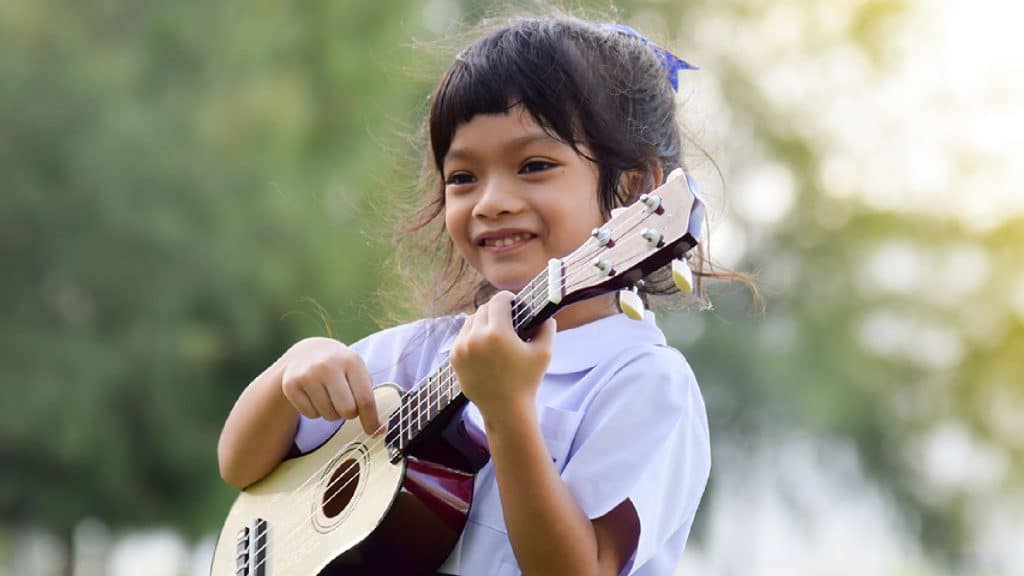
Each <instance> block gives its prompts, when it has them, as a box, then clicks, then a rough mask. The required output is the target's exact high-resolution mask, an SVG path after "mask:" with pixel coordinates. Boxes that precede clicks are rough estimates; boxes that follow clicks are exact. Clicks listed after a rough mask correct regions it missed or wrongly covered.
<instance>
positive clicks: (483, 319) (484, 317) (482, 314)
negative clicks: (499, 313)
mask: <svg viewBox="0 0 1024 576" xmlns="http://www.w3.org/2000/svg"><path fill="white" fill-rule="evenodd" d="M490 309H491V303H490V302H486V303H485V304H484V305H483V306H481V307H479V308H477V309H476V314H474V315H473V316H475V317H476V318H475V319H474V320H473V328H474V329H476V330H482V329H485V328H487V326H488V325H489V324H490V315H491V312H490Z"/></svg>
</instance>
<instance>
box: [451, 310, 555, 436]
mask: <svg viewBox="0 0 1024 576" xmlns="http://www.w3.org/2000/svg"><path fill="white" fill-rule="evenodd" d="M512 297H513V295H512V293H511V292H504V291H503V292H499V293H497V294H495V295H494V297H493V298H491V300H490V301H489V302H487V303H486V304H484V305H483V306H481V307H480V308H478V309H477V311H476V313H475V314H473V315H471V316H469V317H468V318H466V323H465V324H463V326H462V330H461V331H459V335H458V336H457V337H456V338H455V343H454V344H453V345H452V350H451V357H450V361H451V364H452V368H454V369H455V374H456V375H457V376H458V377H459V384H460V385H461V386H462V391H463V393H464V394H465V395H466V397H467V398H469V399H470V400H471V401H472V402H473V403H474V404H476V406H477V408H479V409H480V413H481V414H482V415H483V416H484V422H485V423H490V422H492V421H493V420H495V419H497V418H500V417H501V415H502V414H504V413H506V412H510V410H509V409H510V408H513V407H515V408H528V409H529V410H530V411H533V410H535V408H534V407H533V403H534V398H535V397H536V393H537V387H538V386H540V382H541V379H542V378H543V377H544V372H545V371H546V370H547V367H548V362H549V361H550V360H551V345H552V343H553V342H554V335H555V321H554V319H548V320H547V321H546V322H545V323H544V324H542V325H541V326H540V327H539V328H538V329H537V332H536V334H535V335H534V337H533V338H532V339H531V340H530V341H529V342H524V341H523V340H522V339H520V338H519V336H518V335H516V333H515V330H514V329H513V327H512V308H511V306H512Z"/></svg>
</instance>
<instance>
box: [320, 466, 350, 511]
mask: <svg viewBox="0 0 1024 576" xmlns="http://www.w3.org/2000/svg"><path fill="white" fill-rule="evenodd" d="M358 478H359V463H358V462H356V461H355V460H353V459H351V458H349V459H348V460H345V461H343V462H342V463H341V464H339V465H338V467H337V468H335V469H334V474H332V475H331V480H330V482H329V483H328V484H327V490H326V491H324V501H323V509H324V515H325V516H327V517H328V518H334V517H335V516H337V515H338V514H341V513H342V511H344V510H345V507H346V506H348V503H349V502H351V501H352V496H353V495H355V493H356V485H357V484H359V480H358Z"/></svg>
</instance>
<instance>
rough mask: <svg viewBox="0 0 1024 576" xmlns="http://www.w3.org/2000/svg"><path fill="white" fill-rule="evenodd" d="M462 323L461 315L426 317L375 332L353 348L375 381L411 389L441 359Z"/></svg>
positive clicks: (353, 345) (356, 343)
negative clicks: (388, 382) (393, 383)
mask: <svg viewBox="0 0 1024 576" xmlns="http://www.w3.org/2000/svg"><path fill="white" fill-rule="evenodd" d="M461 324H462V318H461V317H459V316H443V317H438V318H424V319H420V320H416V321H414V322H409V323H406V324H399V325H398V326H392V327H389V328H385V329H383V330H380V331H379V332H375V333H373V334H371V335H369V336H367V337H365V338H363V339H362V340H359V341H357V342H355V343H353V344H352V345H351V346H350V348H351V349H352V350H353V351H354V352H356V353H357V354H359V356H360V357H361V358H362V359H363V361H364V362H365V363H366V366H367V369H368V370H369V372H370V375H371V377H372V378H373V380H374V382H375V383H376V382H379V381H382V380H387V381H391V382H397V383H399V384H400V385H401V386H402V387H403V388H406V389H408V388H410V387H411V386H412V385H413V384H415V382H417V381H418V380H419V379H421V378H422V377H424V376H425V375H426V374H427V373H428V372H429V371H430V370H431V369H432V368H433V367H434V366H435V365H436V364H437V363H438V362H439V361H440V357H441V356H442V355H443V354H444V353H445V352H446V351H447V349H448V348H449V347H450V346H451V341H452V339H454V337H455V335H456V334H458V329H459V327H460V326H461Z"/></svg>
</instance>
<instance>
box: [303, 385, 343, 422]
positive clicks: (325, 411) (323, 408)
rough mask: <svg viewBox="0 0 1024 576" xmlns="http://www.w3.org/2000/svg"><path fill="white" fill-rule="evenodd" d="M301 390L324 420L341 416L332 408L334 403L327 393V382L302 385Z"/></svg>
mask: <svg viewBox="0 0 1024 576" xmlns="http://www.w3.org/2000/svg"><path fill="white" fill-rule="evenodd" d="M303 390H304V391H305V392H306V395H307V396H308V397H309V401H310V402H311V403H312V404H313V408H316V411H317V413H318V414H319V415H320V416H321V417H322V418H324V419H326V420H337V419H339V418H341V415H340V414H338V411H337V410H335V409H334V404H332V403H331V397H330V395H329V394H328V393H327V383H325V382H313V383H310V384H309V385H308V386H306V387H304V388H303Z"/></svg>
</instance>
